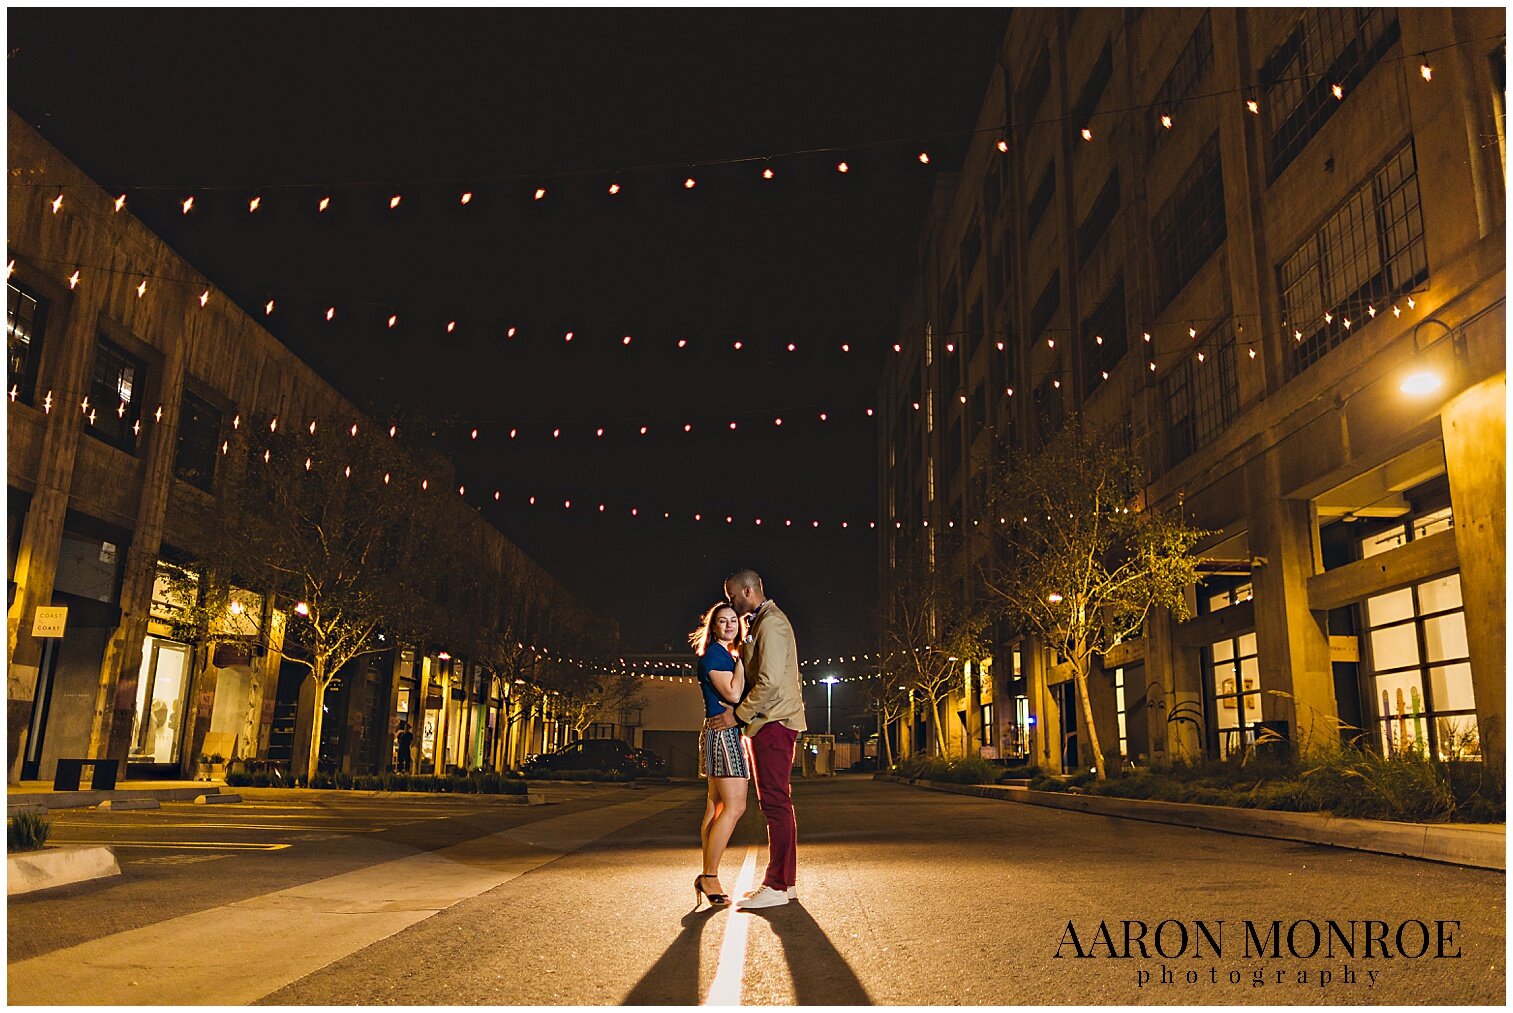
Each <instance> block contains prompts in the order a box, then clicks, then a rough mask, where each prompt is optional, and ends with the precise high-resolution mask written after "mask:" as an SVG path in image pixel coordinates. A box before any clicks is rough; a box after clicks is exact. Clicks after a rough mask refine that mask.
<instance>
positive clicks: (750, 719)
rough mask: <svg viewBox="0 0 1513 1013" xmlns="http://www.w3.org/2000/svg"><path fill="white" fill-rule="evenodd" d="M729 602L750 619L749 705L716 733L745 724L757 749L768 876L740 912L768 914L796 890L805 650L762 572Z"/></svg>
mask: <svg viewBox="0 0 1513 1013" xmlns="http://www.w3.org/2000/svg"><path fill="white" fill-rule="evenodd" d="M725 597H726V598H727V599H729V600H730V604H731V605H733V606H734V607H735V610H736V614H737V615H740V616H748V615H749V616H750V617H751V620H750V626H749V629H748V632H747V634H746V640H745V644H744V648H743V653H744V658H743V660H744V661H745V665H746V687H747V689H746V698H745V699H744V700H742V701H741V702H740V704H739V705H737V706H736V708H735V710H734V711H731V710H728V709H727V710H726V711H725V713H724V714H721V715H719V716H717V717H712V718H710V719H709V720H708V721H707V722H706V724H707V725H708V726H709V727H710V728H729V727H731V726H732V725H736V724H739V725H740V726H741V730H742V732H743V733H744V734H745V735H746V737H747V739H748V740H750V743H751V754H752V759H753V761H754V764H753V765H754V767H755V775H756V776H755V781H756V790H757V804H758V805H759V806H761V808H762V815H763V816H764V817H766V819H767V852H768V855H767V874H766V876H765V877H763V879H762V885H761V886H760V887H759V888H758V889H756V890H754V891H752V892H751V893H749V894H747V895H746V896H745V897H743V898H742V899H741V900H740V901H739V902H738V903H737V905H736V906H737V907H740V908H743V909H747V908H764V907H777V906H778V905H780V904H787V903H788V902H789V901H790V900H793V899H794V898H795V897H797V896H798V893H797V891H796V890H795V889H794V879H795V870H796V867H797V861H798V858H797V851H798V841H799V831H798V823H797V821H795V820H794V817H793V798H792V795H791V794H790V791H789V775H790V774H791V772H792V771H793V747H794V745H795V743H797V742H798V737H799V733H800V732H802V731H804V730H805V729H806V728H807V727H808V725H806V724H805V723H804V689H803V684H802V682H801V680H800V677H799V654H798V647H797V646H796V645H795V644H794V641H793V627H792V626H791V625H789V623H788V617H787V616H785V615H784V614H783V613H782V611H781V610H779V609H778V607H777V606H776V605H775V604H773V602H772V600H771V599H770V598H768V597H767V595H766V593H765V591H764V590H763V589H762V578H761V577H759V576H757V573H756V571H755V570H737V571H736V572H735V573H733V574H731V576H730V577H729V578H728V579H727V580H726V581H725Z"/></svg>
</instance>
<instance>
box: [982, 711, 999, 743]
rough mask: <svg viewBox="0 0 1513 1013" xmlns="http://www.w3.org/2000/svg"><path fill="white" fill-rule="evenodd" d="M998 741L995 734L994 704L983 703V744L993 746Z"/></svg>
mask: <svg viewBox="0 0 1513 1013" xmlns="http://www.w3.org/2000/svg"><path fill="white" fill-rule="evenodd" d="M996 741H997V740H996V739H995V738H994V735H993V705H992V704H990V703H985V704H983V705H982V744H983V745H985V746H991V745H993V744H994V742H996Z"/></svg>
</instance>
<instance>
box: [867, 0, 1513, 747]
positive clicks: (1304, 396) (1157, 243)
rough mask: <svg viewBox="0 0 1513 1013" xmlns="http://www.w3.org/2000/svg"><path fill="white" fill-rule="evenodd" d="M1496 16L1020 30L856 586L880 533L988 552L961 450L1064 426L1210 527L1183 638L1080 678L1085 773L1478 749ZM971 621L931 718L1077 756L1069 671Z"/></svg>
mask: <svg viewBox="0 0 1513 1013" xmlns="http://www.w3.org/2000/svg"><path fill="white" fill-rule="evenodd" d="M1504 28H1505V18H1504V13H1503V11H1502V10H1501V9H1479V10H1471V9H1446V8H1436V9H1432V10H1431V9H1409V8H1402V9H1390V8H1373V9H1356V8H1350V9H1332V8H1331V9H1308V10H1302V11H1300V10H1297V9H1293V10H1284V9H1265V10H1243V9H1242V10H1228V9H1218V8H1214V9H1207V8H1192V9H1184V10H1155V9H1150V10H1144V11H1137V10H1119V9H1092V8H1084V9H1080V10H1079V9H1061V10H1057V9H1038V10H1029V9H1021V10H1016V11H1015V12H1014V14H1013V16H1012V18H1011V20H1010V24H1009V28H1008V31H1007V33H1006V35H1005V38H1004V42H1003V48H1002V52H1001V58H1000V61H999V66H998V67H997V69H996V71H995V73H994V75H993V80H992V83H991V85H990V87H989V89H988V93H987V96H986V99H985V101H984V104H983V107H982V110H981V113H980V115H979V117H978V122H977V128H978V129H977V132H976V133H975V135H974V140H973V142H972V144H971V146H970V150H969V151H968V154H967V156H966V160H965V163H964V166H963V169H962V170H961V172H960V173H959V174H958V175H956V176H955V177H953V178H951V179H943V180H942V181H941V184H940V186H939V190H938V193H937V195H936V200H935V202H934V204H933V205H932V208H931V211H930V215H929V219H928V224H927V226H926V229H925V233H924V236H923V239H922V241H921V244H920V249H919V274H918V281H917V284H916V288H915V291H914V292H913V294H912V296H911V298H910V300H909V302H908V304H907V308H906V310H905V312H904V313H903V316H902V319H901V321H900V328H899V330H900V337H899V339H898V347H899V349H900V352H899V354H896V355H894V356H893V357H892V358H891V360H890V362H889V364H888V366H887V367H886V370H885V375H884V379H883V382H882V390H881V397H880V398H879V402H880V405H881V406H882V409H881V410H882V419H881V429H880V432H881V433H883V434H884V435H883V439H882V440H881V441H880V448H881V460H880V471H881V489H880V492H881V503H882V509H883V511H884V520H885V521H887V522H888V523H885V524H883V525H881V528H882V533H881V545H880V557H881V580H882V584H883V587H884V589H885V592H884V600H886V597H887V592H886V589H887V588H888V587H889V586H890V584H891V583H892V581H893V579H894V578H893V574H894V573H895V569H894V567H896V565H897V561H898V558H899V556H900V554H901V553H903V552H905V551H906V549H907V548H908V547H911V546H914V545H922V546H923V547H924V549H923V551H926V552H928V553H930V554H931V555H932V558H933V557H934V555H935V554H936V553H938V552H942V551H946V547H947V546H950V548H949V551H950V552H951V553H953V554H954V555H953V556H952V558H951V559H950V560H941V561H940V562H941V565H945V563H947V562H952V563H960V564H962V568H963V570H964V571H965V572H968V573H970V572H972V571H973V569H974V567H975V566H976V565H980V564H982V563H984V562H986V561H987V560H989V559H990V558H992V557H991V553H993V552H994V551H995V547H994V544H993V534H992V531H991V527H990V526H988V525H974V524H973V523H972V522H973V521H974V520H980V519H983V517H984V504H985V486H984V483H985V481H986V479H985V470H986V469H985V468H984V467H983V466H982V465H983V462H984V461H985V460H988V459H991V455H992V454H993V453H995V452H996V448H998V447H1001V446H1012V447H1018V448H1027V449H1033V448H1034V447H1035V446H1036V445H1038V442H1039V441H1041V440H1043V439H1045V438H1046V437H1047V436H1048V435H1049V434H1050V433H1052V432H1053V431H1054V430H1055V429H1056V428H1057V427H1058V426H1059V425H1060V424H1061V423H1062V421H1063V419H1064V417H1065V416H1066V415H1067V414H1068V413H1070V412H1073V411H1075V412H1077V413H1078V414H1079V415H1080V417H1081V418H1082V420H1083V422H1084V424H1088V425H1092V426H1096V427H1099V428H1100V429H1101V430H1102V431H1105V432H1109V433H1115V434H1118V435H1119V438H1120V439H1122V440H1123V441H1124V443H1125V445H1126V447H1127V448H1128V450H1129V452H1130V453H1131V454H1133V455H1136V456H1137V458H1138V460H1139V461H1140V463H1141V465H1142V468H1143V471H1144V474H1145V476H1146V481H1147V485H1146V488H1145V493H1144V500H1145V503H1146V504H1148V505H1150V506H1153V507H1157V508H1162V509H1172V510H1177V509H1180V510H1182V511H1183V512H1184V514H1185V516H1186V517H1187V518H1188V519H1189V520H1190V521H1191V522H1193V523H1195V524H1196V525H1198V526H1200V527H1203V528H1207V529H1212V530H1215V531H1218V532H1220V534H1218V535H1216V536H1215V537H1214V538H1213V539H1211V540H1210V541H1209V542H1208V543H1206V544H1204V545H1203V546H1201V547H1200V549H1201V551H1202V552H1203V553H1204V555H1205V556H1206V557H1207V558H1208V560H1209V562H1208V563H1207V564H1205V566H1206V569H1207V571H1208V572H1207V574H1206V578H1205V580H1204V581H1203V583H1202V584H1201V585H1200V586H1199V587H1198V588H1196V589H1195V591H1194V592H1193V595H1192V600H1191V602H1190V604H1191V606H1192V612H1193V613H1194V615H1193V618H1192V619H1190V620H1189V621H1187V622H1181V623H1179V622H1175V621H1173V620H1172V619H1171V617H1170V616H1167V615H1161V614H1158V615H1155V616H1153V617H1152V619H1151V620H1150V621H1149V622H1148V623H1147V625H1146V629H1145V634H1144V636H1143V637H1142V638H1140V639H1138V640H1135V641H1131V642H1129V643H1126V644H1123V645H1120V647H1119V648H1118V649H1116V651H1115V652H1113V653H1112V654H1110V655H1109V656H1108V657H1106V658H1104V659H1103V664H1102V667H1101V669H1099V670H1097V671H1095V673H1094V676H1093V678H1092V697H1093V700H1094V711H1095V720H1096V721H1097V722H1098V725H1099V727H1098V731H1099V737H1100V739H1101V741H1102V742H1103V743H1104V744H1105V752H1106V753H1107V754H1109V755H1110V759H1111V760H1112V757H1113V755H1114V754H1115V746H1114V745H1113V744H1114V743H1117V744H1118V745H1117V754H1118V755H1120V756H1123V757H1125V758H1127V759H1128V760H1131V761H1137V762H1150V763H1156V764H1160V763H1165V762H1170V761H1172V760H1176V759H1179V758H1183V757H1196V756H1203V755H1206V756H1213V757H1223V756H1228V755H1230V754H1232V753H1234V752H1236V751H1237V750H1242V749H1244V748H1245V747H1246V746H1247V745H1248V744H1249V743H1251V742H1252V741H1253V739H1254V736H1255V734H1256V727H1257V723H1258V722H1277V723H1278V724H1276V725H1273V726H1272V727H1273V728H1275V729H1277V730H1281V729H1284V728H1285V730H1286V732H1287V734H1288V735H1289V736H1290V737H1291V738H1292V739H1294V740H1295V741H1296V742H1298V743H1301V744H1305V745H1318V744H1321V743H1324V742H1329V741H1335V740H1336V739H1337V737H1338V736H1339V735H1340V734H1341V732H1340V728H1341V727H1342V726H1344V727H1345V728H1346V731H1345V733H1344V734H1346V735H1350V734H1358V733H1356V732H1352V731H1350V729H1359V730H1363V731H1364V732H1366V733H1367V739H1368V740H1369V741H1370V742H1371V743H1372V744H1374V746H1375V747H1376V748H1378V749H1380V750H1383V751H1385V752H1394V751H1398V750H1406V749H1420V750H1424V751H1427V752H1428V753H1429V754H1430V755H1436V756H1440V757H1447V756H1454V755H1461V756H1466V755H1472V756H1475V755H1486V756H1488V757H1492V758H1500V757H1501V755H1502V749H1503V743H1504V731H1503V721H1504V679H1505V676H1506V667H1505V639H1504V602H1505V598H1504V584H1503V576H1504V569H1503V568H1504V559H1505V556H1504V532H1505V515H1504V434H1505V387H1506V378H1505V361H1504V349H1505V335H1506V326H1505V314H1504V298H1505V277H1504V269H1505V260H1504V258H1505V248H1504V226H1505V198H1506V193H1505V178H1506V175H1505V174H1506V137H1505V129H1504V125H1505V119H1504V92H1505V83H1504V82H1505V65H1506V64H1505V55H1504V53H1505V47H1504V41H1503V32H1504ZM1410 378H1411V379H1410ZM966 593H967V594H968V596H969V597H970V596H973V595H979V596H980V595H981V593H982V592H981V591H980V590H979V589H978V588H977V586H976V584H975V582H974V581H972V580H971V579H970V578H968V579H967V587H966ZM997 633H998V637H997V644H996V649H995V651H994V656H993V658H992V662H993V664H992V667H991V668H990V669H989V671H990V672H991V673H993V677H992V678H989V679H987V680H983V679H980V678H979V673H978V672H976V671H974V670H973V668H974V666H967V667H966V671H965V672H964V678H963V680H962V687H961V689H960V691H959V692H957V693H956V694H955V695H954V696H953V698H952V700H951V701H950V702H949V703H948V704H947V705H946V709H947V711H948V712H954V713H955V714H956V715H957V718H958V719H959V720H955V719H952V718H951V717H950V715H949V714H947V715H946V716H945V720H944V723H945V724H946V725H949V726H950V727H951V728H952V734H953V735H955V736H956V737H957V739H958V740H959V745H960V746H962V747H965V748H967V749H969V750H971V749H975V748H976V747H980V746H990V747H992V748H994V749H997V750H999V751H1000V752H1001V753H1004V754H1008V753H1018V754H1022V755H1028V756H1032V757H1033V759H1034V760H1035V762H1037V763H1039V764H1040V765H1041V766H1043V767H1046V768H1049V769H1063V768H1072V767H1076V766H1079V765H1080V766H1084V767H1085V766H1086V765H1087V759H1086V750H1085V749H1084V750H1083V752H1082V755H1080V756H1079V753H1078V749H1077V740H1078V731H1079V723H1080V722H1081V720H1082V719H1081V717H1080V712H1079V709H1078V708H1077V707H1076V706H1074V704H1075V698H1074V695H1073V694H1074V693H1075V690H1074V689H1073V684H1072V683H1071V682H1069V681H1068V677H1069V675H1070V672H1069V670H1068V667H1067V666H1065V665H1063V664H1058V661H1059V660H1060V659H1057V658H1055V657H1053V656H1051V655H1050V654H1049V652H1048V651H1047V650H1046V649H1045V648H1043V647H1042V646H1041V645H1039V644H1037V643H1036V642H1035V641H1034V640H1033V639H1032V638H1022V637H1016V636H1015V635H1014V631H1012V630H1008V629H999V630H998V631H997ZM980 667H985V666H980ZM973 696H976V697H977V699H975V700H973V699H971V697H973ZM985 699H987V700H990V703H989V704H986V705H985V704H984V700H985ZM985 706H986V707H987V709H984V708H985ZM913 732H914V738H915V741H916V742H917V741H919V739H918V736H919V735H922V734H923V732H924V725H923V723H919V724H918V725H917V726H916V727H915V728H914V729H913ZM909 737H910V736H909V735H908V734H905V735H904V736H903V738H904V739H905V740H906V745H907V740H908V739H909ZM958 751H959V750H958Z"/></svg>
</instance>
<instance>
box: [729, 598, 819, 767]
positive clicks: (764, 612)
mask: <svg viewBox="0 0 1513 1013" xmlns="http://www.w3.org/2000/svg"><path fill="white" fill-rule="evenodd" d="M747 636H748V637H749V639H748V640H747V641H746V644H745V648H744V650H743V652H742V653H743V655H744V657H745V662H746V684H747V686H749V687H750V689H749V690H748V692H747V693H746V699H744V700H742V701H741V703H740V704H739V705H738V706H737V707H736V709H735V714H736V717H737V718H739V719H740V720H741V721H742V722H743V723H744V724H745V728H744V729H743V731H744V732H745V733H746V735H747V736H748V737H749V736H752V735H755V734H756V733H757V732H758V731H760V730H761V728H762V726H763V725H765V724H766V723H767V722H769V721H776V722H778V723H780V724H783V725H786V726H787V727H789V728H791V729H793V730H794V731H796V732H802V731H804V730H805V729H807V728H808V727H809V726H808V725H807V724H805V723H804V687H803V682H802V681H801V678H800V676H799V651H798V646H797V645H796V644H795V643H794V640H793V627H792V626H791V625H789V623H788V617H787V616H785V615H784V614H783V612H782V610H781V609H779V608H778V607H777V605H776V604H774V603H773V602H772V600H771V599H769V600H768V601H767V603H766V604H765V605H764V606H762V608H761V610H760V611H759V612H757V614H756V620H755V621H754V622H753V623H752V626H751V631H750V633H748V634H747Z"/></svg>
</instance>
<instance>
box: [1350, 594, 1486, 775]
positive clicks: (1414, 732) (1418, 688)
mask: <svg viewBox="0 0 1513 1013" xmlns="http://www.w3.org/2000/svg"><path fill="white" fill-rule="evenodd" d="M1364 611H1365V615H1366V638H1365V639H1366V642H1365V644H1364V645H1363V646H1365V648H1366V652H1365V653H1366V656H1367V657H1368V658H1369V664H1370V669H1371V680H1372V681H1371V682H1370V684H1369V685H1370V689H1371V695H1372V705H1373V709H1374V710H1375V713H1376V724H1377V741H1378V743H1379V744H1380V746H1381V749H1382V752H1383V753H1384V754H1386V755H1388V756H1396V755H1399V754H1406V753H1418V754H1420V755H1424V756H1434V757H1436V758H1438V759H1440V760H1450V759H1475V758H1479V757H1480V755H1481V747H1480V743H1479V741H1478V735H1477V725H1476V696H1475V693H1474V691H1473V687H1472V682H1471V651H1470V647H1469V645H1468V642H1467V638H1466V613H1465V606H1464V604H1463V603H1462V600H1461V587H1460V575H1459V574H1454V573H1452V574H1450V575H1449V576H1446V577H1440V578H1438V579H1437V580H1431V581H1426V582H1424V583H1422V584H1417V585H1414V586H1412V587H1405V588H1403V589H1402V590H1400V591H1393V592H1391V593H1389V594H1383V595H1377V596H1375V597H1373V598H1368V599H1367V600H1366V603H1365V607H1364Z"/></svg>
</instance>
